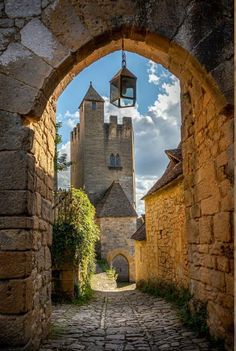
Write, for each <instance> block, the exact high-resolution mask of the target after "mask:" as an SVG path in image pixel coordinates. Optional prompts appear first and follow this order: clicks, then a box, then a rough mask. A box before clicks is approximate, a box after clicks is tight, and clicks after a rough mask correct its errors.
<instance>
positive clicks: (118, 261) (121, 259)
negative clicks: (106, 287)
mask: <svg viewBox="0 0 236 351" xmlns="http://www.w3.org/2000/svg"><path fill="white" fill-rule="evenodd" d="M112 266H113V267H114V268H115V270H116V272H117V274H118V278H117V279H118V282H128V281H129V262H128V260H127V258H126V257H125V256H123V255H117V256H115V257H114V258H113V260H112Z"/></svg>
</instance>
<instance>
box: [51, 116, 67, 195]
mask: <svg viewBox="0 0 236 351" xmlns="http://www.w3.org/2000/svg"><path fill="white" fill-rule="evenodd" d="M61 127H62V122H57V123H56V138H55V158H54V171H55V177H54V189H55V191H57V189H58V172H60V171H66V170H67V169H68V167H70V166H71V162H68V161H67V155H66V154H65V153H64V154H62V155H60V156H59V152H58V145H59V144H61V142H62V137H61V135H60V134H59V129H60V128H61Z"/></svg>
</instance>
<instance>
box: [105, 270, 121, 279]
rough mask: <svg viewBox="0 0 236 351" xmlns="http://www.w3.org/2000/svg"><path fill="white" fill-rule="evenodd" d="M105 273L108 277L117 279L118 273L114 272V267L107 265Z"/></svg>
mask: <svg viewBox="0 0 236 351" xmlns="http://www.w3.org/2000/svg"><path fill="white" fill-rule="evenodd" d="M106 274H107V276H108V278H109V279H111V280H117V278H118V273H116V270H115V268H114V267H109V269H107V270H106Z"/></svg>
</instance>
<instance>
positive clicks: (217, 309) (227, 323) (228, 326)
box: [207, 301, 234, 338]
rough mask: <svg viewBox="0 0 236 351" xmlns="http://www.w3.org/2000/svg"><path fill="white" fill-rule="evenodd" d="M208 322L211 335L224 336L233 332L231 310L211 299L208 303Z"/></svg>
mask: <svg viewBox="0 0 236 351" xmlns="http://www.w3.org/2000/svg"><path fill="white" fill-rule="evenodd" d="M207 307H208V308H207V309H208V315H209V319H208V324H209V327H210V330H211V332H212V333H213V335H217V336H218V337H219V336H221V337H222V338H225V335H228V336H229V335H230V334H231V335H232V334H233V325H234V318H233V310H228V309H226V308H224V307H222V306H220V305H218V304H216V303H215V302H213V301H210V302H209V303H208V306H207Z"/></svg>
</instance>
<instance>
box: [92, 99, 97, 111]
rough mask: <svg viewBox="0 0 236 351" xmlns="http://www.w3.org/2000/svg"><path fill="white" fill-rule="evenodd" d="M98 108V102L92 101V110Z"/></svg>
mask: <svg viewBox="0 0 236 351" xmlns="http://www.w3.org/2000/svg"><path fill="white" fill-rule="evenodd" d="M96 107H97V104H96V101H92V110H93V111H95V110H96Z"/></svg>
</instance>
